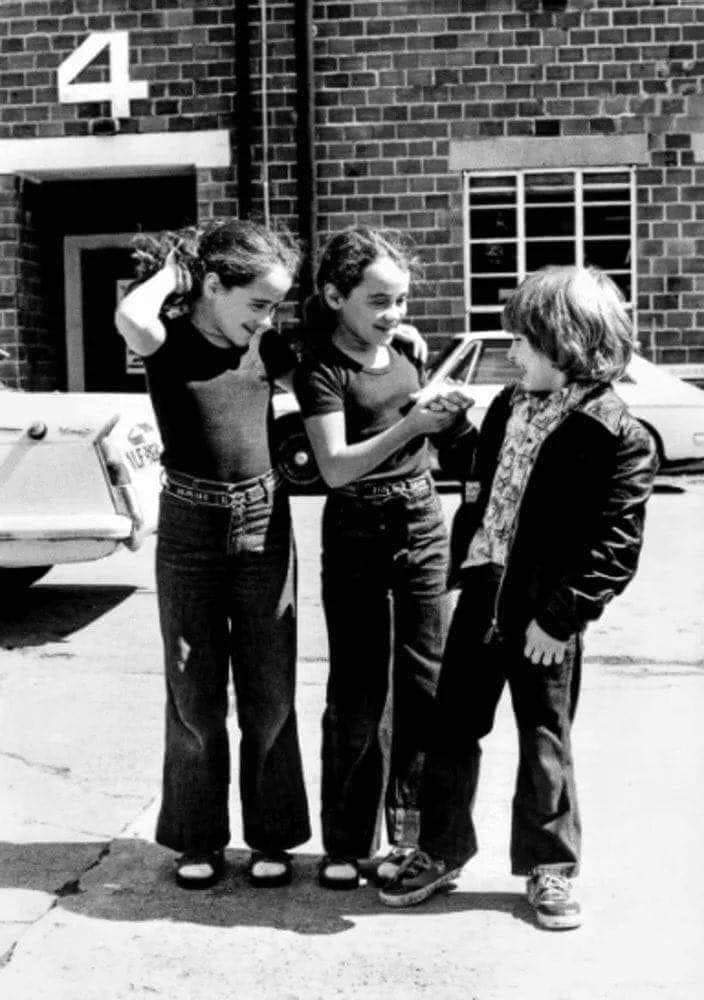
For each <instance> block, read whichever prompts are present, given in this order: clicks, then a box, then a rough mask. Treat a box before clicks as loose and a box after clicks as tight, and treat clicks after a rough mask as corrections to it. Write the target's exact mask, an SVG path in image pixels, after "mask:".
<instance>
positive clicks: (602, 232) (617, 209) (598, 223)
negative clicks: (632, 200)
mask: <svg viewBox="0 0 704 1000" xmlns="http://www.w3.org/2000/svg"><path fill="white" fill-rule="evenodd" d="M630 232H631V209H630V205H590V206H589V207H588V208H585V209H584V234H585V236H610V235H612V234H615V235H621V236H629V237H630Z"/></svg>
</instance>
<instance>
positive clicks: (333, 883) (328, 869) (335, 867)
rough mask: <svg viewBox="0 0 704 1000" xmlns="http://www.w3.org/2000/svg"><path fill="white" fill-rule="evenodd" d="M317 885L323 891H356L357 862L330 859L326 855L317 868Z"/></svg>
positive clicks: (351, 859)
mask: <svg viewBox="0 0 704 1000" xmlns="http://www.w3.org/2000/svg"><path fill="white" fill-rule="evenodd" d="M318 885H321V886H322V887H323V889H356V888H357V887H358V886H359V862H358V861H357V859H356V858H332V857H330V855H328V854H326V855H325V856H324V858H323V859H322V861H321V862H320V865H319V867H318Z"/></svg>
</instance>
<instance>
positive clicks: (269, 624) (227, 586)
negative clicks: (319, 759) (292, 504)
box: [156, 474, 310, 854]
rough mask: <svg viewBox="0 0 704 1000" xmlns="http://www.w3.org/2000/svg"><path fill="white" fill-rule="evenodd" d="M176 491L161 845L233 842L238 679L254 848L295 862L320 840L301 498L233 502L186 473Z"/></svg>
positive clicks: (167, 567)
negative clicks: (312, 774) (301, 707)
mask: <svg viewBox="0 0 704 1000" xmlns="http://www.w3.org/2000/svg"><path fill="white" fill-rule="evenodd" d="M174 482H175V484H176V485H175V486H174V488H173V490H171V489H170V487H169V479H168V474H167V478H166V484H165V487H164V490H163V492H162V496H161V510H160V519H159V528H158V531H159V535H158V542H157V554H156V574H157V590H158V597H159V613H160V622H161V630H162V635H163V641H164V652H165V666H166V692H167V702H166V750H165V757H164V771H163V796H162V804H161V811H160V814H159V819H158V824H157V833H156V839H157V841H158V842H159V843H160V844H163V845H164V846H166V847H170V848H172V849H174V850H176V851H183V852H201V851H212V850H217V849H219V848H222V847H224V846H225V845H226V844H227V843H228V841H229V839H230V827H229V815H228V791H229V783H230V749H229V739H228V730H227V726H226V722H227V714H228V682H229V677H230V670H232V677H233V683H234V690H235V696H236V705H237V720H238V724H239V729H240V768H239V776H240V796H241V803H242V818H243V831H244V839H245V841H246V842H247V844H249V845H250V847H252V848H254V849H258V850H261V851H264V852H265V853H267V854H272V853H275V852H278V851H283V850H286V849H288V848H291V847H294V846H296V845H298V844H301V843H302V842H303V841H305V840H307V839H308V837H309V836H310V826H309V821H308V807H307V802H306V794H305V789H304V784H303V773H302V766H301V754H300V749H299V742H298V732H297V723H296V712H295V708H294V689H295V671H296V592H295V553H294V548H293V538H292V531H291V520H290V512H289V503H288V496H287V494H286V491H285V490H284V489H282V488H280V487H279V486H278V483H277V478H276V476H275V475H274V474H267V475H266V476H263V477H261V479H259V480H256V481H251V482H250V485H249V488H248V489H246V490H242V489H237V488H234V489H231V490H230V491H229V494H228V496H227V497H226V498H225V499H223V497H222V490H221V489H220V487H219V486H218V484H211V485H212V486H214V487H216V489H215V490H214V491H212V492H211V491H210V490H209V489H208V483H204V481H202V480H191V479H190V478H189V477H184V476H181V475H179V474H175V475H174ZM184 483H185V484H186V486H184V485H183V484H184ZM179 484H180V485H179ZM177 493H179V494H180V495H176V494H177ZM189 496H190V497H192V498H193V499H189Z"/></svg>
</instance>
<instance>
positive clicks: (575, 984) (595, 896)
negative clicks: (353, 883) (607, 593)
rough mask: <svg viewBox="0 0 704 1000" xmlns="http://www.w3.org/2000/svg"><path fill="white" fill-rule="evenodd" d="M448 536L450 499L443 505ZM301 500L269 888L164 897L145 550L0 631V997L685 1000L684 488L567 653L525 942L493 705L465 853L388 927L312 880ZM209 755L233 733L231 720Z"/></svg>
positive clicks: (696, 969)
mask: <svg viewBox="0 0 704 1000" xmlns="http://www.w3.org/2000/svg"><path fill="white" fill-rule="evenodd" d="M443 501H444V503H445V505H446V510H447V513H448V517H449V516H450V515H451V513H452V510H453V509H454V505H455V502H456V499H455V498H454V497H452V496H445V497H444V498H443ZM319 512H320V500H319V499H318V498H298V499H296V500H295V501H294V516H295V522H296V531H297V538H298V544H299V555H300V619H301V637H300V649H299V653H300V656H299V686H298V710H299V718H300V731H301V739H302V744H303V754H304V762H305V768H306V778H307V783H308V789H309V793H310V801H311V810H312V813H313V817H314V836H313V838H312V839H311V841H309V842H308V843H307V844H305V845H303V847H302V848H301V849H300V850H299V851H298V852H297V855H296V876H295V879H294V882H293V884H292V885H291V886H290V887H288V888H286V889H279V890H255V889H252V888H250V887H249V885H248V884H247V882H246V880H245V876H244V865H245V863H246V860H247V851H246V849H245V846H244V844H243V842H242V839H241V830H240V827H239V810H238V803H237V795H236V788H237V784H236V775H234V776H233V794H232V816H233V839H232V842H231V845H230V848H229V850H228V862H229V865H228V873H227V876H226V878H225V880H224V881H223V883H221V884H220V885H218V886H217V887H215V888H213V889H211V890H208V891H207V892H202V893H186V892H183V891H182V890H179V889H178V888H177V887H176V886H175V885H174V882H173V879H172V865H173V859H172V855H171V854H170V852H168V851H165V850H163V849H162V848H160V847H158V846H156V845H155V844H154V843H153V841H152V835H153V826H154V817H155V814H156V810H157V807H158V790H159V776H160V768H161V749H162V730H163V721H162V712H163V705H162V702H163V680H162V676H161V663H160V647H159V636H158V629H157V623H156V607H155V598H154V586H153V568H152V560H153V541H152V542H149V543H147V544H146V545H145V547H144V548H143V549H142V551H141V552H139V553H137V554H136V555H135V554H132V553H128V552H126V551H124V552H120V553H118V554H116V555H115V556H111V557H110V558H109V559H105V560H102V561H100V562H97V563H90V564H80V565H76V566H64V567H57V568H56V569H54V570H53V571H52V572H51V573H50V574H49V575H48V576H47V577H46V578H45V580H44V581H42V582H41V583H39V584H37V585H36V586H35V587H33V588H32V589H31V590H30V591H29V592H27V593H26V594H25V595H21V594H15V595H6V596H5V606H4V610H3V620H2V623H1V624H0V635H1V638H0V783H1V784H2V789H3V793H2V801H1V802H0V956H2V959H1V960H0V965H1V967H0V996H2V997H3V998H7V1000H94V998H95V1000H98V998H100V1000H132V998H139V1000H141V998H144V1000H147V998H154V997H160V996H164V997H167V996H168V997H169V998H170V1000H180V998H184V1000H185V998H188V1000H201V998H203V1000H224V998H228V1000H229V998H237V1000H255V998H256V1000H323V998H324V1000H328V998H342V1000H377V998H378V1000H382V998H383V1000H396V998H398V1000H401V998H403V1000H417V998H426V997H432V998H433V1000H436V998H437V1000H460V998H461V1000H533V998H536V1000H651V998H656V997H657V998H662V1000H693V998H695V997H699V996H702V995H703V993H704V957H703V956H702V948H701V941H702V930H703V929H704V891H703V890H704V861H703V859H702V848H701V845H702V843H704V798H703V796H702V787H703V786H704V726H702V722H701V720H702V718H703V717H704V642H703V641H702V640H703V639H704V625H703V619H704V614H703V612H702V608H703V607H704V575H703V574H702V566H703V565H704V530H703V526H704V480H702V478H701V477H695V476H687V477H678V478H677V479H669V480H668V479H662V480H661V482H660V486H659V490H658V492H657V494H656V495H655V496H654V497H653V499H652V501H651V503H650V508H649V513H648V523H647V528H646V542H645V546H644V551H643V556H642V560H641V567H640V570H639V573H638V575H637V577H636V580H635V581H634V583H633V584H632V585H631V587H630V588H629V590H628V591H627V592H626V593H625V594H624V595H623V596H622V597H620V598H619V599H617V600H616V601H615V602H614V603H613V605H611V606H610V608H609V609H608V610H607V612H606V614H605V615H604V617H603V619H602V620H601V621H600V622H598V623H596V624H595V625H594V626H592V628H591V629H590V631H589V632H588V634H587V641H586V668H585V675H584V684H583V694H582V697H581V702H580V707H579V711H578V715H577V721H576V725H575V730H574V743H575V756H576V764H577V781H578V787H579V791H580V798H581V807H582V813H583V822H584V828H585V843H584V863H583V875H582V878H581V879H580V895H581V899H582V902H583V907H584V925H583V927H582V928H581V929H579V930H577V931H570V932H561V933H554V932H546V931H544V930H541V929H539V928H538V927H537V926H536V925H535V923H534V921H533V919H532V915H531V913H530V911H529V909H528V907H527V905H526V903H525V899H524V895H523V884H522V881H521V880H520V879H516V878H513V877H512V876H510V875H509V873H508V836H509V826H508V810H509V803H510V799H511V794H512V785H513V780H514V774H515V766H516V760H517V752H516V736H515V730H514V728H513V724H512V717H511V712H510V706H509V704H508V701H507V700H506V699H504V701H503V702H502V704H501V707H500V710H499V715H498V719H497V724H496V727H495V730H494V732H493V733H492V734H491V735H490V736H489V737H488V738H487V740H486V741H485V754H484V762H483V771H482V781H481V785H480V790H479V797H478V802H477V808H476V819H477V824H478V828H479V833H480V841H481V843H480V853H479V854H478V856H477V857H476V858H475V859H473V860H472V862H471V863H470V864H469V865H467V867H466V868H465V870H464V872H463V873H462V876H461V878H460V879H459V880H458V882H457V885H456V887H455V888H454V889H453V890H452V891H450V892H447V893H444V894H442V895H439V896H437V897H435V898H433V899H432V900H431V901H429V902H428V903H426V904H424V905H422V906H420V907H417V908H414V909H412V910H409V911H403V912H396V911H390V910H388V909H387V908H385V907H383V906H382V905H381V904H380V903H379V902H378V900H377V896H376V892H375V890H374V889H373V888H372V887H371V886H364V887H362V888H360V889H359V890H357V891H355V892H347V893H331V892H326V891H325V890H322V889H320V888H319V887H318V886H317V885H316V883H315V879H314V873H315V866H316V863H317V860H318V857H319V854H320V851H321V845H320V839H319V825H318V823H317V821H316V815H317V809H318V804H317V803H318V786H319V732H320V714H321V711H322V706H323V698H324V683H325V674H326V652H327V650H326V640H325V630H324V624H323V620H322V614H321V610H320V602H319V592H318V559H319V549H318V531H319ZM231 722H232V730H233V744H234V743H235V742H236V718H235V716H234V714H233V716H232V719H231Z"/></svg>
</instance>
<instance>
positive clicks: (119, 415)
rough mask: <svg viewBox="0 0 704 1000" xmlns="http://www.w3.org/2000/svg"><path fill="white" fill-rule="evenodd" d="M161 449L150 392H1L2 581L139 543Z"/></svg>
mask: <svg viewBox="0 0 704 1000" xmlns="http://www.w3.org/2000/svg"><path fill="white" fill-rule="evenodd" d="M160 452H161V440H160V438H159V434H158V431H157V428H156V421H155V419H154V414H153V412H152V408H151V404H150V402H149V397H148V396H147V395H146V394H145V393H138V394H129V393H124V394H111V393H78V392H76V393H70V392H52V393H46V392H19V391H14V390H11V389H7V390H3V391H2V392H0V583H2V584H4V585H5V587H7V586H12V585H16V586H21V585H28V584H29V583H32V582H33V581H34V580H36V579H38V578H39V577H40V576H42V575H43V574H44V573H46V572H48V570H49V569H50V568H51V567H52V565H54V564H55V563H65V562H82V561H83V560H90V559H100V558H102V557H103V556H107V555H110V553H112V552H114V551H115V550H116V549H117V548H119V547H120V546H122V545H126V546H127V547H128V548H130V549H136V548H138V547H139V545H140V544H141V542H142V540H143V538H144V537H145V535H147V534H149V533H150V532H153V531H154V530H155V528H156V521H157V510H158V497H159V470H160V466H159V455H160Z"/></svg>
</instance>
